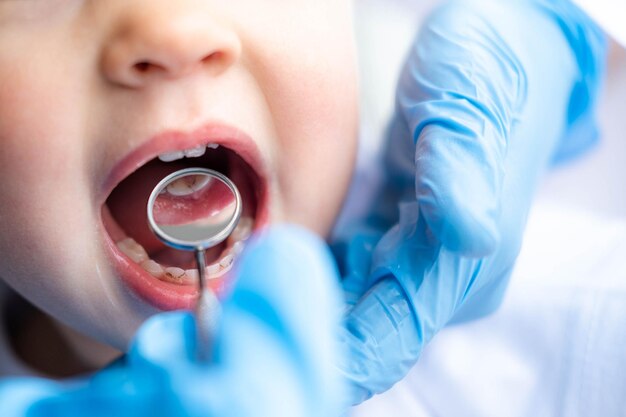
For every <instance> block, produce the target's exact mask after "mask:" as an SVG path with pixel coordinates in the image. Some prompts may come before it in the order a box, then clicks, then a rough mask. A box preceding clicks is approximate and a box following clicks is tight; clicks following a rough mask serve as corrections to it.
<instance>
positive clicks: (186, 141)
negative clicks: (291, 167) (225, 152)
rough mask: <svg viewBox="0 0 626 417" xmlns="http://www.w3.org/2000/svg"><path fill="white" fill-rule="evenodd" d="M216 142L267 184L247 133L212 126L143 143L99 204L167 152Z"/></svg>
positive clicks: (118, 169) (114, 173)
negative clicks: (232, 153)
mask: <svg viewBox="0 0 626 417" xmlns="http://www.w3.org/2000/svg"><path fill="white" fill-rule="evenodd" d="M209 143H216V144H218V145H220V146H224V147H226V148H228V149H230V150H232V151H234V152H235V153H237V154H238V155H239V156H240V157H241V158H242V159H243V160H244V161H245V162H246V163H247V164H248V165H250V167H251V168H252V169H253V170H254V171H255V173H256V174H257V175H258V176H259V178H260V180H261V181H262V182H263V183H266V180H267V178H266V169H265V165H264V163H263V160H262V158H261V154H260V152H259V148H258V147H257V145H256V143H255V142H254V141H253V140H252V138H251V137H250V136H249V135H247V134H246V133H244V132H243V131H241V130H239V129H237V128H235V127H232V126H228V125H225V124H217V123H209V124H206V125H203V126H201V127H199V128H197V129H195V130H193V131H187V132H185V131H184V130H168V131H164V132H161V133H158V134H156V135H154V136H152V137H151V138H149V139H147V140H145V141H142V142H141V143H140V144H139V145H138V146H137V147H136V148H134V149H133V150H131V151H130V153H128V154H126V155H125V156H124V157H122V158H121V160H119V161H118V162H117V163H115V165H114V166H113V168H112V170H111V172H110V173H109V175H108V176H107V177H106V179H105V181H104V183H103V186H102V188H101V192H100V193H99V201H100V203H101V204H104V201H105V200H106V199H107V198H108V196H109V194H111V192H112V191H113V189H114V188H115V187H116V186H117V185H118V184H119V183H120V182H121V181H122V180H124V179H125V178H126V177H128V176H129V175H130V174H132V173H133V172H134V171H135V170H137V169H138V168H140V167H142V166H143V165H145V164H146V163H147V162H149V161H151V160H152V159H154V158H156V157H158V156H159V155H160V154H163V153H166V152H173V151H180V150H184V149H190V148H193V147H195V146H198V145H207V144H209Z"/></svg>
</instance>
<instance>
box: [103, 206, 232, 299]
mask: <svg viewBox="0 0 626 417" xmlns="http://www.w3.org/2000/svg"><path fill="white" fill-rule="evenodd" d="M108 216H110V215H109V214H106V213H104V210H103V213H102V215H101V223H102V233H103V235H104V246H105V249H106V252H107V255H108V257H109V259H110V260H111V263H112V264H113V266H114V267H115V269H116V271H117V274H118V275H119V276H120V277H121V279H122V281H123V282H124V283H125V284H126V285H127V286H128V287H129V288H130V290H131V291H132V292H133V293H134V294H136V295H137V296H139V297H140V298H141V299H142V300H144V301H146V302H148V303H149V304H151V305H152V306H154V307H156V308H158V309H160V310H191V309H193V307H194V306H195V304H196V300H197V298H198V288H197V287H196V286H193V285H177V284H171V283H169V282H164V281H161V280H159V279H156V278H154V277H153V276H152V275H150V274H149V273H147V272H146V271H145V270H144V269H143V268H141V267H140V266H139V265H137V264H136V263H135V262H133V261H132V260H131V259H129V258H128V257H127V256H126V255H125V254H124V253H122V252H121V251H120V250H119V249H118V247H117V245H116V244H115V242H114V241H113V239H112V237H111V236H110V235H109V232H108V231H109V230H113V227H112V225H111V224H110V223H111V222H112V219H110V218H108ZM231 271H232V269H231ZM229 282H231V280H230V273H227V274H225V275H224V276H222V277H220V278H217V279H212V280H209V281H208V284H209V287H210V288H211V289H212V290H213V291H214V292H215V293H216V294H217V296H218V298H220V299H221V298H223V296H224V295H225V293H226V290H227V283H229Z"/></svg>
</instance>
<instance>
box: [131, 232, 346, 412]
mask: <svg viewBox="0 0 626 417" xmlns="http://www.w3.org/2000/svg"><path fill="white" fill-rule="evenodd" d="M235 273H236V275H237V283H236V286H235V289H234V291H233V294H232V296H231V297H230V298H229V299H227V300H225V302H224V304H223V312H222V319H221V326H220V331H219V334H218V337H217V339H216V346H215V356H214V361H213V363H212V364H211V366H208V367H206V366H205V367H203V366H198V365H197V364H196V363H195V362H194V360H193V356H188V355H187V356H186V355H185V353H186V349H185V347H184V346H181V343H180V342H169V341H165V342H164V343H163V345H162V346H158V347H156V348H153V349H148V348H145V349H143V350H142V354H145V355H147V356H148V358H147V359H149V360H153V363H154V364H156V365H157V366H158V367H162V368H163V369H165V370H167V374H168V379H167V382H168V384H169V385H170V386H171V387H172V391H173V392H174V393H182V394H183V395H180V396H179V400H178V401H180V402H181V404H182V405H181V409H183V410H194V409H197V411H198V413H200V411H201V409H200V408H198V407H200V406H203V407H204V412H206V411H207V410H210V413H208V414H209V415H216V416H221V415H224V416H225V415H229V416H231V415H232V416H253V415H290V416H299V415H302V416H305V415H307V416H308V415H311V416H312V415H334V414H336V413H337V412H338V407H339V405H340V400H341V396H342V391H343V390H342V386H341V381H340V380H339V378H338V375H337V374H336V369H335V368H334V364H335V357H336V355H338V352H339V349H338V347H337V343H336V341H335V338H334V337H335V334H336V331H337V325H338V317H339V313H340V302H339V293H338V274H337V271H336V269H335V267H334V264H333V262H332V258H331V257H330V255H329V251H328V249H327V248H326V246H325V244H324V243H323V242H322V241H321V240H320V239H319V238H316V237H315V236H313V235H312V234H310V233H308V232H305V231H303V230H301V229H298V228H295V227H279V228H274V229H272V230H270V231H268V232H266V233H263V234H262V235H261V236H259V237H257V238H254V239H253V240H252V241H251V242H250V244H249V245H248V248H247V249H246V250H245V251H244V253H243V254H242V257H241V258H240V262H239V263H238V265H237V266H236V271H235ZM166 322H167V320H161V323H160V325H161V329H158V328H155V332H154V334H153V335H151V336H152V337H151V339H152V342H153V343H154V342H157V343H158V341H160V340H162V339H163V338H164V336H165V334H163V333H161V334H160V335H159V332H160V330H162V329H165V327H167V326H165V327H164V326H163V325H164V324H168V323H166ZM181 324H183V326H181V328H184V327H185V326H184V324H185V323H181ZM165 330H168V329H165ZM148 331H150V329H149V330H148ZM170 334H174V335H176V332H172V333H170ZM192 334H193V332H191V331H190V332H185V335H184V336H185V338H186V340H187V341H188V339H189V338H190V337H191V336H190V335H192ZM143 335H144V336H145V334H143ZM183 345H184V343H183ZM171 353H175V354H177V355H179V357H182V358H183V359H182V360H180V359H177V358H176V357H171V358H169V362H168V361H167V357H168V355H170V354H171ZM184 358H186V359H184ZM207 407H208V408H207ZM192 414H193V413H192Z"/></svg>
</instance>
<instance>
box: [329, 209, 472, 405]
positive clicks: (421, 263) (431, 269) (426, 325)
mask: <svg viewBox="0 0 626 417" xmlns="http://www.w3.org/2000/svg"><path fill="white" fill-rule="evenodd" d="M373 262H374V264H375V265H377V268H376V269H375V270H374V271H373V275H372V280H373V281H374V282H373V285H372V286H371V288H370V290H369V291H368V292H367V293H366V294H365V295H364V296H363V297H362V298H361V299H360V300H359V302H358V303H357V304H356V305H355V307H354V308H353V309H352V310H351V311H350V312H349V314H348V315H347V317H346V319H345V330H344V332H343V333H342V335H341V341H342V343H344V344H345V345H346V346H347V349H348V352H349V356H348V357H347V358H345V360H344V362H342V363H341V364H340V366H339V367H340V369H341V371H342V373H343V374H344V376H345V377H346V378H347V379H348V380H349V381H350V382H351V385H352V391H351V398H352V401H353V402H354V403H359V402H362V401H364V400H365V399H367V398H369V397H370V396H372V395H374V394H377V393H380V392H383V391H386V390H387V389H389V388H390V387H391V386H392V385H393V384H394V383H396V382H397V381H399V380H400V379H401V378H402V377H404V375H405V374H406V373H407V372H408V371H409V369H410V368H411V367H412V366H413V365H414V364H415V362H416V361H417V359H418V358H419V356H420V354H421V352H422V349H423V347H424V346H425V345H426V344H427V343H428V342H429V341H430V340H431V339H432V337H433V336H434V335H435V334H436V333H437V332H438V331H439V330H440V329H441V328H442V327H443V326H445V325H446V324H447V323H448V321H449V320H450V319H451V318H452V317H453V316H454V314H455V313H456V311H457V309H458V308H459V307H461V306H463V303H464V300H465V299H466V298H467V297H469V296H470V295H471V294H472V292H473V291H476V290H478V289H479V288H480V287H481V286H482V285H484V283H480V285H473V284H474V281H475V280H476V279H477V277H479V276H480V274H481V265H482V264H483V261H482V260H477V259H473V258H467V257H461V256H459V255H458V254H457V253H455V252H451V251H449V250H447V249H446V248H444V247H442V246H441V245H440V244H437V243H436V242H435V241H434V239H433V237H432V236H430V235H429V233H428V229H427V225H426V223H425V221H424V220H423V218H421V217H419V211H418V205H417V203H415V202H411V203H406V204H403V205H402V206H401V214H400V224H399V225H397V226H395V227H394V228H392V229H391V230H390V231H389V232H388V233H387V234H386V235H385V236H384V237H383V239H382V240H381V241H380V243H379V244H378V245H377V247H376V249H375V253H374V261H373Z"/></svg>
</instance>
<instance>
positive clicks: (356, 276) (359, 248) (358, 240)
mask: <svg viewBox="0 0 626 417" xmlns="http://www.w3.org/2000/svg"><path fill="white" fill-rule="evenodd" d="M350 236H351V237H350V239H349V241H348V240H345V241H341V242H336V243H335V245H334V246H333V248H332V249H333V254H334V256H335V258H336V259H337V260H338V263H339V265H340V273H341V276H342V277H343V279H342V282H341V284H342V288H343V295H344V302H345V309H346V310H349V309H350V308H352V306H354V304H356V302H357V301H358V300H359V299H360V298H361V296H362V295H363V294H364V293H365V291H366V289H367V285H368V277H369V273H370V268H371V263H372V253H373V252H374V247H375V246H376V243H377V242H378V241H379V240H380V238H381V236H382V233H381V232H380V231H379V230H375V229H372V228H367V227H359V230H357V231H355V232H353V233H352V234H350Z"/></svg>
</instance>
